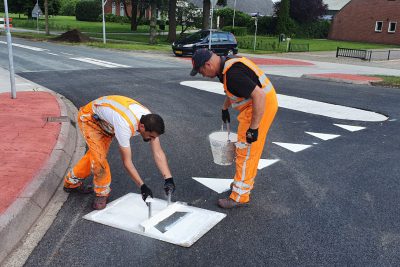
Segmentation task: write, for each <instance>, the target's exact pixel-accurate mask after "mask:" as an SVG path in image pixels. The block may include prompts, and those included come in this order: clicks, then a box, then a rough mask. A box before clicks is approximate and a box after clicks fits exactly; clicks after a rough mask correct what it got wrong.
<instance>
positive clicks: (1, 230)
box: [0, 89, 84, 263]
mask: <svg viewBox="0 0 400 267" xmlns="http://www.w3.org/2000/svg"><path fill="white" fill-rule="evenodd" d="M44 91H48V92H50V93H52V94H53V95H54V96H55V97H56V99H57V102H58V104H59V106H60V110H61V116H66V117H67V118H68V119H67V120H66V121H65V122H62V123H61V130H60V134H59V136H58V140H57V143H56V145H55V147H54V148H53V151H52V153H51V155H50V158H49V159H48V160H47V162H46V163H45V164H44V166H43V167H42V168H41V170H40V171H39V172H38V174H37V175H36V176H35V177H34V178H33V180H32V182H31V183H30V184H29V185H28V186H27V187H26V188H25V189H24V191H23V192H22V193H21V195H20V196H19V197H18V198H17V199H16V200H15V201H14V203H13V204H12V205H11V206H10V207H9V208H8V209H7V210H6V211H5V212H4V214H2V215H1V216H0V240H2V242H0V263H1V262H3V261H4V260H5V258H6V257H7V256H8V255H9V254H10V253H11V252H12V250H13V249H14V248H15V247H16V246H17V244H18V243H19V242H20V241H21V240H22V238H23V237H24V236H25V235H26V234H27V233H28V230H29V229H30V228H31V227H32V225H33V224H34V223H35V221H36V220H37V219H38V218H39V216H40V215H41V214H42V212H43V210H44V209H45V207H46V205H47V204H48V202H49V200H50V199H51V198H52V196H53V195H54V193H55V192H56V190H57V188H58V187H59V185H60V183H61V182H62V179H63V177H64V175H65V173H66V172H67V170H68V167H69V166H70V163H71V161H72V158H73V157H74V158H76V156H75V152H79V154H82V150H83V149H82V147H83V148H84V144H83V145H82V140H83V139H82V138H79V133H78V129H77V126H76V125H77V124H76V116H77V109H76V107H75V106H74V105H73V104H72V103H71V102H70V101H69V100H67V99H66V98H65V97H63V96H61V95H59V94H57V93H55V92H53V91H50V90H46V89H45V90H44ZM79 156H80V155H79Z"/></svg>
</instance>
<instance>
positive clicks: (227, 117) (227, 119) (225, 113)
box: [222, 109, 231, 123]
mask: <svg viewBox="0 0 400 267" xmlns="http://www.w3.org/2000/svg"><path fill="white" fill-rule="evenodd" d="M222 121H223V122H224V123H226V122H229V123H230V122H231V116H230V115H229V111H228V110H227V109H223V110H222Z"/></svg>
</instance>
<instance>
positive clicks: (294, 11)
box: [290, 0, 328, 23]
mask: <svg viewBox="0 0 400 267" xmlns="http://www.w3.org/2000/svg"><path fill="white" fill-rule="evenodd" d="M327 9H328V5H326V4H324V3H323V1H322V0H295V1H294V0H290V17H291V18H292V19H294V20H295V21H297V22H299V23H309V22H314V21H317V20H318V18H319V17H320V16H322V15H324V14H326V11H327Z"/></svg>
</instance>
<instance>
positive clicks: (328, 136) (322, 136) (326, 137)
mask: <svg viewBox="0 0 400 267" xmlns="http://www.w3.org/2000/svg"><path fill="white" fill-rule="evenodd" d="M305 133H306V134H309V135H312V136H315V137H317V138H319V139H322V140H324V141H327V140H331V139H334V138H336V137H339V136H340V135H337V134H324V133H313V132H305Z"/></svg>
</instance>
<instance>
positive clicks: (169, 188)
mask: <svg viewBox="0 0 400 267" xmlns="http://www.w3.org/2000/svg"><path fill="white" fill-rule="evenodd" d="M164 191H165V194H166V195H168V193H171V194H172V193H173V192H174V191H175V184H174V179H173V178H172V177H171V178H168V179H165V183H164Z"/></svg>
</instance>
